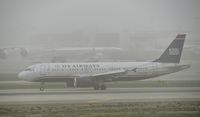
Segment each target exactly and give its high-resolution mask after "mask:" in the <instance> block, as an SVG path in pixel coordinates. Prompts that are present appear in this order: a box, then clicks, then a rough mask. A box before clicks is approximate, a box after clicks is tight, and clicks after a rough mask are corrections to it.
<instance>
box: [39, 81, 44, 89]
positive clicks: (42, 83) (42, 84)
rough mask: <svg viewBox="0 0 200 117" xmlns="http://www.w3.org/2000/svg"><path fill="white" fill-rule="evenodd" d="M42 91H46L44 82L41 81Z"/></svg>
mask: <svg viewBox="0 0 200 117" xmlns="http://www.w3.org/2000/svg"><path fill="white" fill-rule="evenodd" d="M40 91H44V82H41V86H40Z"/></svg>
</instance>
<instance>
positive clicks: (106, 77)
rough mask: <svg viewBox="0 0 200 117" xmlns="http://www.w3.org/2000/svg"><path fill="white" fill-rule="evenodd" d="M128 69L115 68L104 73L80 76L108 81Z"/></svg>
mask: <svg viewBox="0 0 200 117" xmlns="http://www.w3.org/2000/svg"><path fill="white" fill-rule="evenodd" d="M127 71H129V70H124V69H123V70H115V71H108V72H104V73H98V74H91V75H84V76H80V77H87V78H90V79H91V80H104V81H110V80H112V79H114V78H118V77H117V76H118V75H121V74H126V73H127Z"/></svg>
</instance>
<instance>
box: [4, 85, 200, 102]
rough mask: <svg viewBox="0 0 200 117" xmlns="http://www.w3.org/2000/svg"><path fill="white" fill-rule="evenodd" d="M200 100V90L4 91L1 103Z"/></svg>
mask: <svg viewBox="0 0 200 117" xmlns="http://www.w3.org/2000/svg"><path fill="white" fill-rule="evenodd" d="M159 101H161V102H166V101H200V87H155V88H152V87H151V88H149V87H148V88H108V89H107V90H105V91H101V90H97V91H95V90H93V89H91V88H76V89H71V88H70V89H46V90H45V91H39V90H38V89H12V90H11V89H9V90H0V104H19V103H20V104H49V103H51V104H52V103H114V102H159Z"/></svg>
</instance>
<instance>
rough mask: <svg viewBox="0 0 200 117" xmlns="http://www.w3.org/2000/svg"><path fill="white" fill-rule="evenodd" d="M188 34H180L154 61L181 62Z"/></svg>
mask: <svg viewBox="0 0 200 117" xmlns="http://www.w3.org/2000/svg"><path fill="white" fill-rule="evenodd" d="M185 37H186V34H178V35H177V36H176V38H175V39H174V40H173V41H172V43H171V44H170V45H169V47H168V48H167V49H166V50H165V51H164V53H163V54H162V55H161V56H160V58H158V59H157V60H155V61H154V62H161V63H179V62H180V58H181V54H182V50H183V45H184V40H185Z"/></svg>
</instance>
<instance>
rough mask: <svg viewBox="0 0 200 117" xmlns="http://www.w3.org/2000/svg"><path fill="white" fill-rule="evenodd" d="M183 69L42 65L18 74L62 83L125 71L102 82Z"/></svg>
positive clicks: (112, 64) (114, 64)
mask: <svg viewBox="0 0 200 117" xmlns="http://www.w3.org/2000/svg"><path fill="white" fill-rule="evenodd" d="M185 68H187V67H186V65H179V64H174V63H158V62H106V63H42V64H36V65H32V66H30V67H28V68H27V69H26V70H25V71H23V72H21V73H20V74H19V78H20V79H22V80H27V81H35V82H41V81H43V82H51V81H57V82H63V81H66V80H68V79H74V78H77V79H85V78H89V77H90V76H92V75H95V74H103V73H112V72H113V71H120V70H127V72H125V73H119V74H113V75H112V74H111V75H108V76H105V78H104V80H105V81H115V80H118V81H125V80H142V79H146V78H151V77H156V76H160V75H164V74H168V73H173V72H177V71H180V70H182V69H185ZM101 77H104V76H101ZM91 80H92V78H91Z"/></svg>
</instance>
